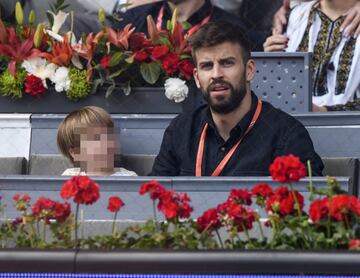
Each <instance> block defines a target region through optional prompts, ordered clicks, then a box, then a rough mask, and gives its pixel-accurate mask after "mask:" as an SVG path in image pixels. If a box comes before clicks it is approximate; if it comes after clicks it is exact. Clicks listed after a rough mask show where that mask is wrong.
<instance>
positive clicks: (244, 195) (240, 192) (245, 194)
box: [228, 189, 252, 206]
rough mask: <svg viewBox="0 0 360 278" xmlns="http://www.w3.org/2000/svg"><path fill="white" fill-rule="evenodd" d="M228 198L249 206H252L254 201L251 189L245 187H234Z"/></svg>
mask: <svg viewBox="0 0 360 278" xmlns="http://www.w3.org/2000/svg"><path fill="white" fill-rule="evenodd" d="M228 200H230V201H233V202H236V203H238V204H242V205H248V206H250V205H251V203H252V201H251V194H250V193H249V191H247V190H244V189H232V190H231V191H230V196H229V198H228Z"/></svg>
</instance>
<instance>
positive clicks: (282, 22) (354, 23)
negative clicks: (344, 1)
mask: <svg viewBox="0 0 360 278" xmlns="http://www.w3.org/2000/svg"><path fill="white" fill-rule="evenodd" d="M290 2H292V1H290V0H284V2H283V5H282V7H281V8H280V9H279V10H278V11H277V12H276V13H275V15H274V20H273V35H279V34H283V33H284V32H285V30H286V24H287V16H288V14H289V12H290V6H291V5H290ZM344 16H345V20H344V22H343V24H342V25H341V26H340V32H344V35H345V36H354V38H356V37H357V36H359V35H360V0H359V1H358V3H356V4H355V5H354V6H353V7H352V8H351V9H349V10H348V11H347V12H346V13H344Z"/></svg>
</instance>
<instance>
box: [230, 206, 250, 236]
mask: <svg viewBox="0 0 360 278" xmlns="http://www.w3.org/2000/svg"><path fill="white" fill-rule="evenodd" d="M227 204H228V208H227V215H228V216H229V217H230V218H231V219H232V220H233V222H234V224H235V225H236V227H237V230H238V231H239V232H242V231H244V230H250V229H252V227H253V223H254V221H255V214H254V211H253V210H251V209H246V208H245V207H243V206H242V205H240V204H237V203H234V202H227Z"/></svg>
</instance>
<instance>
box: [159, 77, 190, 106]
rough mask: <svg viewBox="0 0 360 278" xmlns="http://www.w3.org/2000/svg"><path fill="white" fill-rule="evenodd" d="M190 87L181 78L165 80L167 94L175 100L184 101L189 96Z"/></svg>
mask: <svg viewBox="0 0 360 278" xmlns="http://www.w3.org/2000/svg"><path fill="white" fill-rule="evenodd" d="M188 93H189V88H188V86H187V85H186V84H185V81H184V80H182V79H180V78H168V79H166V81H165V95H166V97H167V98H168V99H170V100H173V101H175V102H182V101H184V99H185V98H186V97H187V95H188Z"/></svg>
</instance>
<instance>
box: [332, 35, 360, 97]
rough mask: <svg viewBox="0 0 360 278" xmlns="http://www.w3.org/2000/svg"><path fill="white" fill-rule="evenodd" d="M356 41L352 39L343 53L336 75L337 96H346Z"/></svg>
mask: <svg viewBox="0 0 360 278" xmlns="http://www.w3.org/2000/svg"><path fill="white" fill-rule="evenodd" d="M355 44H356V40H355V39H354V38H350V39H349V40H348V41H347V42H346V44H345V46H344V49H343V51H342V53H341V56H340V62H339V68H338V71H337V74H336V90H335V94H337V95H338V94H344V93H345V88H346V82H347V79H348V77H349V73H350V68H351V64H352V61H353V57H354V52H355Z"/></svg>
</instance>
